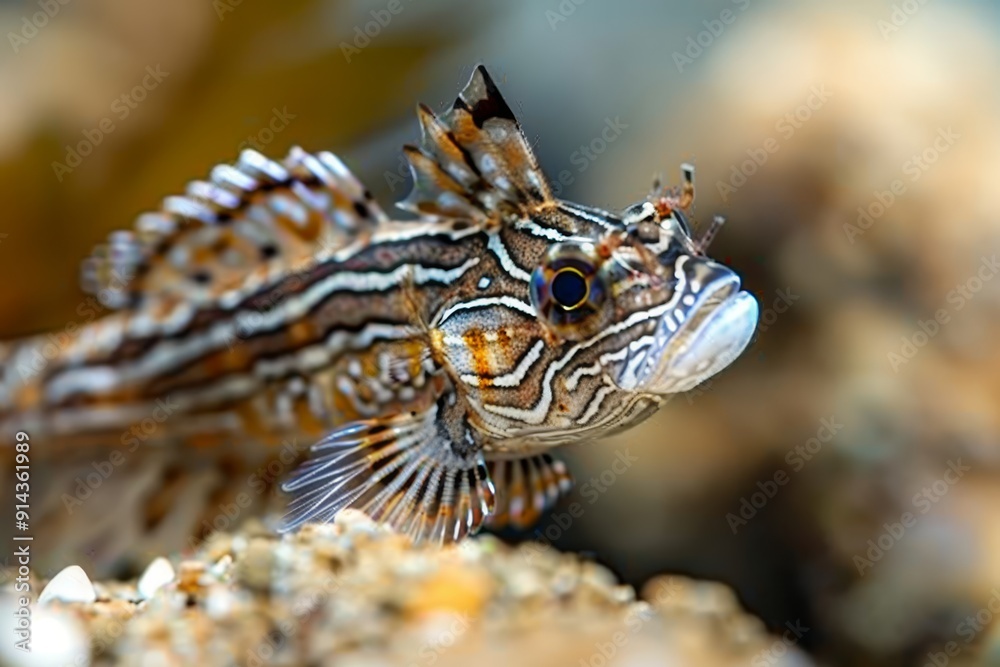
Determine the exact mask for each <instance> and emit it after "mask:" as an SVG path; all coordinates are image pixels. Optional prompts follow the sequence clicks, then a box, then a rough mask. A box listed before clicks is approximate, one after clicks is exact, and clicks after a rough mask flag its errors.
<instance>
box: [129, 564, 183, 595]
mask: <svg viewBox="0 0 1000 667" xmlns="http://www.w3.org/2000/svg"><path fill="white" fill-rule="evenodd" d="M175 577H176V573H175V572H174V567H173V566H172V565H171V564H170V561H168V560H167V559H166V558H162V557H161V558H157V559H156V560H154V561H153V562H152V563H150V564H149V566H148V567H147V568H146V571H145V572H143V573H142V576H141V577H139V584H138V589H139V599H141V600H148V599H150V598H151V597H153V596H154V595H156V591H158V590H160V589H161V588H163V587H164V586H166V585H167V584H169V583H171V582H172V581H173V580H174V578H175Z"/></svg>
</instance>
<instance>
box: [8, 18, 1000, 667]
mask: <svg viewBox="0 0 1000 667" xmlns="http://www.w3.org/2000/svg"><path fill="white" fill-rule="evenodd" d="M43 4H45V5H46V6H47V7H49V12H50V13H51V16H47V15H45V14H44V13H43V14H39V12H41V11H42V9H43V8H42V5H43ZM390 4H392V5H394V7H395V8H396V9H398V12H396V13H389V12H388V11H387V7H388V6H389V5H390ZM373 12H374V13H373ZM387 16H388V17H390V18H388V19H387V18H386V17H387ZM43 18H44V20H42V19H43ZM0 28H2V31H0V32H2V34H3V35H4V41H5V42H7V43H6V44H5V45H4V46H2V47H0V197H2V201H3V203H4V215H3V217H2V219H0V285H3V288H2V289H0V338H12V337H17V336H21V335H26V334H30V333H35V332H40V331H45V330H57V331H62V330H65V329H66V328H67V326H68V325H69V324H70V323H73V322H80V321H81V320H82V319H84V318H85V317H86V313H87V310H86V308H84V309H83V311H81V310H80V308H81V304H82V303H83V302H84V298H83V295H82V294H81V292H80V291H79V290H78V288H77V275H78V266H79V262H80V260H81V259H82V258H83V257H84V256H86V255H87V254H88V253H89V250H90V248H91V247H92V246H93V245H94V244H96V243H98V242H99V241H101V240H102V239H103V238H104V237H106V235H107V234H108V233H109V232H111V231H113V230H115V229H119V228H124V227H127V226H129V225H130V224H131V220H132V219H133V218H134V217H135V215H136V214H138V213H140V212H142V211H144V210H147V209H153V208H155V207H156V206H157V205H158V203H159V201H160V199H162V198H163V197H164V196H166V195H169V194H174V193H177V192H179V191H181V190H182V189H183V187H184V185H185V183H186V182H187V181H188V180H191V179H193V178H199V177H202V176H203V175H205V174H207V173H208V171H209V170H210V168H211V167H212V166H213V165H214V164H216V163H218V162H224V161H232V160H234V159H235V157H236V155H237V154H238V152H239V150H241V149H242V148H246V147H257V148H258V149H259V150H261V151H262V152H265V153H266V154H268V155H270V156H273V157H280V156H282V155H284V154H285V152H286V151H287V150H288V148H289V147H290V146H292V145H301V146H302V147H304V148H306V149H307V150H313V151H315V150H321V149H323V150H332V151H335V152H336V153H338V154H339V155H340V156H341V157H343V159H344V160H345V162H346V163H347V164H348V165H349V166H350V167H351V168H352V169H353V170H354V171H355V173H356V174H357V175H358V176H359V177H360V178H361V179H362V180H363V181H364V182H366V183H367V184H368V185H369V186H370V188H371V189H372V190H373V192H374V193H375V194H376V197H377V198H378V199H380V200H381V201H382V202H383V203H384V205H385V206H386V207H388V205H389V203H390V202H391V201H394V200H396V199H399V198H401V197H403V196H404V195H405V194H406V192H407V189H408V187H409V185H408V181H407V172H406V169H405V168H404V167H403V166H402V165H403V163H402V162H401V152H400V148H401V146H402V144H404V143H407V142H414V141H415V140H416V138H417V131H418V130H417V123H416V120H415V117H414V114H413V109H414V106H415V104H416V102H417V101H423V102H426V103H427V104H429V105H430V106H431V107H433V108H435V109H442V108H443V107H445V106H446V105H449V104H450V103H451V101H452V100H453V99H454V97H455V95H456V94H457V92H458V90H459V89H460V88H461V86H462V85H463V84H464V82H465V81H466V80H467V78H468V76H469V75H470V73H471V71H472V67H473V66H474V65H475V64H476V63H479V62H483V63H485V64H486V65H487V66H488V67H489V68H490V70H491V72H492V73H493V75H494V77H495V78H496V79H497V80H498V83H499V85H500V87H501V90H502V91H503V93H504V95H505V97H506V98H507V100H508V102H509V103H510V104H511V106H512V107H513V108H514V109H515V111H516V112H517V113H518V114H519V115H520V119H521V122H522V124H523V126H524V128H525V132H526V133H527V135H528V137H529V139H530V140H531V141H532V143H533V144H534V146H535V150H536V152H537V155H538V158H539V161H540V162H541V165H542V166H543V168H544V169H545V170H546V172H547V173H548V174H549V175H550V177H552V176H553V175H556V174H559V173H560V172H563V171H566V172H568V173H569V174H570V178H569V180H570V181H571V182H570V184H569V185H568V186H566V187H565V188H563V189H562V191H561V192H560V195H561V196H562V197H564V198H566V199H570V200H573V201H578V202H580V203H584V204H589V205H594V206H602V207H609V208H618V207H622V206H625V205H627V204H629V203H631V202H633V201H636V200H639V199H641V198H642V197H643V196H645V194H646V193H647V192H648V190H649V187H650V185H651V183H652V180H653V177H654V175H655V174H657V173H663V174H664V175H665V177H666V180H667V182H676V181H677V180H678V177H679V173H678V166H679V164H680V163H681V162H683V161H691V162H693V163H694V164H695V165H696V167H697V185H698V199H697V204H696V206H697V213H698V216H697V217H698V219H699V220H701V221H702V222H705V221H707V220H710V219H711V216H712V215H713V214H715V213H723V214H725V215H726V216H727V217H728V218H729V223H728V224H727V226H726V227H725V228H724V230H723V232H722V233H721V234H720V236H719V238H718V239H717V241H716V242H715V244H714V246H713V254H714V255H715V256H716V257H718V258H720V259H722V260H724V261H725V262H727V263H729V264H731V265H732V266H734V267H735V268H736V269H737V270H738V271H739V272H740V273H741V275H742V276H743V277H744V280H745V284H746V287H747V288H748V289H749V290H751V291H752V292H753V293H754V294H755V295H756V296H757V298H758V299H759V301H760V303H761V308H762V318H761V325H760V329H759V332H758V336H757V337H756V340H755V341H754V343H753V344H752V346H751V348H750V349H749V350H748V352H747V353H746V354H745V355H744V356H743V357H742V358H741V359H740V360H738V361H737V362H736V363H735V364H734V365H733V366H732V367H731V368H730V369H729V370H727V371H726V372H724V373H722V374H721V375H720V376H718V377H716V378H714V379H713V380H712V381H711V382H709V383H708V384H706V385H704V386H702V387H700V388H699V389H697V390H695V391H693V392H690V393H689V394H687V395H684V396H680V397H678V398H677V399H676V400H674V401H672V402H670V403H669V404H668V406H667V407H666V408H665V409H664V410H662V411H661V413H660V414H658V415H657V416H656V417H655V418H654V419H653V420H651V421H650V422H649V423H647V424H645V425H644V426H642V427H641V428H639V429H636V430H633V431H630V432H628V433H627V434H625V435H623V436H620V437H618V438H616V439H614V440H613V441H610V442H598V443H593V444H589V445H584V446H581V447H576V448H572V449H569V450H566V452H565V455H566V457H567V458H568V460H569V464H570V467H571V469H572V470H573V472H574V474H575V477H576V478H577V490H576V491H575V492H574V495H573V496H572V497H571V498H570V499H569V500H568V501H566V502H564V503H563V504H562V505H561V506H560V507H559V508H557V510H556V511H555V513H554V514H553V515H552V516H551V517H549V518H548V519H546V521H545V522H543V523H542V524H541V525H539V526H538V529H537V531H535V532H533V533H530V534H509V535H504V536H503V537H504V538H505V539H510V540H523V539H535V540H540V541H543V542H548V543H552V544H553V545H555V546H556V547H558V548H560V549H565V550H575V551H581V552H584V553H588V554H592V555H593V558H595V559H596V560H598V561H600V562H602V563H604V564H606V565H608V566H609V567H611V568H612V569H613V570H614V571H615V572H617V573H618V574H620V575H621V576H622V577H623V578H624V579H625V580H626V581H627V582H629V583H632V584H635V585H637V586H641V585H642V584H643V582H645V581H647V580H648V579H649V578H650V577H651V576H653V575H654V574H657V573H662V572H675V573H682V574H688V575H692V576H695V577H698V578H703V579H712V580H718V581H721V582H723V583H725V584H727V585H729V586H731V587H733V589H734V590H735V591H736V593H737V595H738V597H739V599H740V600H741V602H742V603H743V604H744V605H746V606H747V607H748V609H749V610H750V611H751V612H753V613H755V614H757V615H759V616H760V617H762V618H763V619H764V621H765V622H766V623H767V624H768V626H769V627H770V628H771V629H772V630H773V631H775V632H777V633H779V634H780V633H781V632H782V631H783V628H785V627H789V626H788V625H787V624H796V623H798V624H801V625H802V626H805V627H806V628H808V630H807V631H805V632H803V633H802V636H801V639H800V642H801V644H800V645H801V647H803V648H804V649H805V650H807V651H808V652H810V653H811V654H813V656H814V657H815V658H816V660H817V661H818V662H820V664H830V665H901V666H902V665H905V666H909V665H914V666H917V665H925V664H936V665H943V664H952V665H1000V624H997V623H996V622H995V620H994V617H995V616H996V614H997V613H998V612H1000V512H998V508H1000V410H998V409H997V407H998V405H1000V346H998V345H997V344H996V341H997V340H998V338H1000V309H998V300H1000V279H998V280H994V278H995V277H996V275H997V273H998V272H1000V263H998V262H997V253H998V251H1000V195H998V178H1000V86H998V85H997V84H998V82H1000V43H998V39H997V38H998V36H1000V7H998V6H997V4H996V3H995V2H990V1H988V0H983V1H982V2H962V1H958V0H956V1H951V2H943V1H938V2H930V1H929V0H895V1H891V0H865V1H861V0H845V1H843V2H839V3H827V2H818V1H817V2H811V1H801V0H800V1H795V2H792V1H787V2H782V1H781V0H712V1H707V2H699V3H681V2H679V1H677V0H671V1H666V2H664V1H659V2H652V1H641V0H634V1H629V2H622V1H616V2H611V1H610V0H542V1H537V0H535V1H529V0H505V1H504V2H499V1H497V2H468V1H464V0H398V1H397V2H387V1H386V0H372V1H340V0H291V1H286V2H282V3H261V2H256V3H255V2H246V1H243V0H171V1H170V2H165V1H162V0H160V1H154V0H66V1H65V2H63V1H62V0H50V2H48V3H47V4H46V3H37V2H2V3H0ZM137 87H138V88H137ZM623 453H627V454H628V455H630V456H631V457H632V458H633V459H634V460H635V461H636V463H635V464H634V465H632V466H630V467H628V469H627V470H626V472H624V473H621V474H619V473H615V472H613V471H612V467H611V466H612V464H613V463H614V462H615V460H616V458H617V457H619V456H620V455H622V454H623ZM619 470H620V467H619ZM574 502H576V503H579V504H580V506H581V507H582V514H581V513H580V512H577V514H578V515H579V516H571V515H570V514H569V513H568V510H567V508H568V507H569V506H570V505H571V504H572V503H574ZM946 650H947V651H948V652H946ZM935 660H937V662H935ZM941 660H945V662H940V661H941Z"/></svg>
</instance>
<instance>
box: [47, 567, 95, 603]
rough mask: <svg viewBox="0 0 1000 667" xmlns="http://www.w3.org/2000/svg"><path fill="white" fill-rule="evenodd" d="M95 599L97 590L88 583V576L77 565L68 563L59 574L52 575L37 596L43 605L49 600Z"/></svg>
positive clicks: (85, 600)
mask: <svg viewBox="0 0 1000 667" xmlns="http://www.w3.org/2000/svg"><path fill="white" fill-rule="evenodd" d="M96 600H97V591H95V590H94V585H93V584H92V583H90V577H88V576H87V573H86V572H84V571H83V568H82V567H80V566H79V565H70V566H69V567H67V568H65V569H63V570H61V571H60V572H59V574H57V575H56V576H54V577H52V580H51V581H49V583H48V584H46V586H45V588H43V589H42V593H41V595H39V596H38V604H40V605H43V604H47V603H49V602H94V601H96Z"/></svg>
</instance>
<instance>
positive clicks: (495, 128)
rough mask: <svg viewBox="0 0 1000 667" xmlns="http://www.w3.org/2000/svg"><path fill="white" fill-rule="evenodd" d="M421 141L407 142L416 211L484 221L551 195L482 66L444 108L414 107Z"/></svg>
mask: <svg viewBox="0 0 1000 667" xmlns="http://www.w3.org/2000/svg"><path fill="white" fill-rule="evenodd" d="M417 116H418V117H419V119H420V127H421V146H420V148H417V147H414V146H407V147H406V148H405V149H404V150H405V154H406V157H407V159H409V161H410V169H411V171H412V172H413V191H412V192H411V193H410V194H409V196H408V197H407V198H406V199H405V200H403V201H402V202H400V204H399V206H400V207H401V208H403V209H406V210H408V211H412V212H414V213H420V214H423V215H431V216H437V217H446V218H463V219H470V220H473V221H475V222H479V223H483V222H485V221H488V220H496V219H497V218H498V217H499V216H503V215H504V213H506V212H507V211H508V210H513V211H516V212H518V213H519V214H520V215H521V216H524V215H528V214H530V213H531V212H532V211H534V210H537V209H538V208H539V207H542V206H545V205H547V204H549V203H550V202H551V201H552V193H551V191H550V189H549V186H548V183H547V182H546V180H545V176H544V175H543V174H542V171H541V169H539V167H538V162H537V161H536V160H535V156H534V154H533V153H532V151H531V146H530V145H529V144H528V140H527V139H525V137H524V133H523V132H522V131H521V125H520V123H518V122H517V118H516V117H515V116H514V112H513V111H511V109H510V107H509V106H508V105H507V103H506V102H505V101H504V99H503V97H502V96H501V95H500V91H499V90H498V89H497V86H496V84H495V83H494V82H493V79H491V78H490V75H489V74H488V73H487V72H486V69H485V68H484V67H483V66H482V65H480V66H478V67H477V68H476V70H475V72H473V74H472V78H471V79H470V80H469V83H468V84H467V85H466V86H465V89H464V90H463V91H462V93H461V94H460V95H459V96H458V99H457V100H455V104H454V106H453V107H452V109H450V110H449V111H448V112H447V113H445V114H444V115H443V116H441V117H438V116H436V115H435V114H434V112H432V111H431V110H430V109H429V108H427V107H426V106H424V105H421V106H420V107H419V108H418V110H417Z"/></svg>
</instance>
